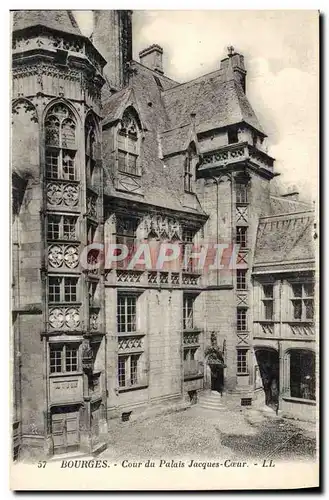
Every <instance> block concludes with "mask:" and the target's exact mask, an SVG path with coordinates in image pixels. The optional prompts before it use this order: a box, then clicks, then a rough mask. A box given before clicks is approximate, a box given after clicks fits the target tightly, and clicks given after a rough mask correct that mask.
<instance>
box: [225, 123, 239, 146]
mask: <svg viewBox="0 0 329 500" xmlns="http://www.w3.org/2000/svg"><path fill="white" fill-rule="evenodd" d="M227 137H228V143H229V144H235V143H236V142H239V137H238V129H237V128H236V127H229V129H228V130H227Z"/></svg>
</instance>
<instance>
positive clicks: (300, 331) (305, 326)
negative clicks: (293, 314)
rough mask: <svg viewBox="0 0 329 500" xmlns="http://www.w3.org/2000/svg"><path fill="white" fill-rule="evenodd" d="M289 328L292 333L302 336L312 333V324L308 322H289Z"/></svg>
mask: <svg viewBox="0 0 329 500" xmlns="http://www.w3.org/2000/svg"><path fill="white" fill-rule="evenodd" d="M290 328H291V332H292V334H293V335H300V336H303V337H307V336H309V335H314V326H313V325H312V324H309V323H302V324H300V325H296V324H291V325H290Z"/></svg>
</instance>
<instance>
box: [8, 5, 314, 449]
mask: <svg viewBox="0 0 329 500" xmlns="http://www.w3.org/2000/svg"><path fill="white" fill-rule="evenodd" d="M139 56H140V60H139V62H138V61H134V60H132V12H130V11H95V12H94V31H93V34H92V37H91V38H90V39H89V38H86V37H85V36H83V35H82V34H81V32H80V30H79V28H78V25H77V24H76V22H75V20H74V17H73V15H72V13H71V12H70V11H16V12H14V14H13V48H12V73H13V83H12V99H13V113H12V188H13V215H12V248H13V250H12V271H13V288H12V305H13V307H12V310H13V335H12V338H13V367H14V370H13V400H14V405H13V406H14V415H13V420H14V450H15V451H14V454H15V456H16V455H17V454H18V451H19V450H21V451H23V452H24V450H27V451H29V452H32V451H33V450H34V452H35V453H37V454H45V455H47V456H51V455H53V454H55V455H56V454H60V453H64V452H71V451H77V450H79V451H81V452H83V453H89V454H90V453H92V452H96V451H97V450H98V451H99V450H100V449H102V448H103V447H104V446H106V442H107V440H108V432H111V421H112V419H122V420H126V419H129V418H136V417H138V415H139V414H141V413H145V412H146V413H147V412H161V411H163V410H164V409H167V410H170V409H175V408H177V407H179V406H184V405H185V406H186V404H188V402H189V401H190V402H195V401H197V400H198V397H199V395H200V393H201V392H202V391H204V390H205V389H209V388H210V384H211V385H212V386H213V381H212V377H213V374H212V373H211V372H210V371H209V368H208V367H207V362H206V359H205V349H206V348H207V347H209V346H210V344H212V343H213V344H215V345H216V346H217V348H218V349H219V350H220V351H221V352H222V355H223V358H224V363H225V368H223V373H222V381H223V383H224V388H223V391H224V393H223V401H225V403H226V404H230V405H235V406H241V405H252V404H260V400H261V399H262V398H264V397H265V396H264V395H266V394H267V392H268V387H267V386H268V385H269V384H271V383H272V379H275V380H276V383H277V385H278V390H279V397H278V398H277V399H278V400H279V399H280V402H279V403H278V404H279V407H280V409H282V410H284V411H287V412H293V413H294V412H295V413H296V411H297V414H299V413H302V415H303V417H306V418H308V417H309V416H310V415H309V414H307V411H305V410H307V409H308V408H309V406H311V405H312V404H313V402H314V400H315V392H314V390H313V387H314V383H315V382H314V371H315V362H314V353H315V333H314V323H313V321H314V318H313V307H312V305H311V304H310V302H311V301H312V300H313V288H312V287H313V285H312V283H314V249H313V246H312V235H313V214H312V211H309V208H308V207H306V206H305V204H302V203H300V202H298V201H296V200H295V199H294V198H295V195H293V194H291V193H290V194H289V195H288V196H285V197H284V196H279V195H276V196H273V194H272V189H271V185H272V183H271V181H272V179H273V178H274V177H275V176H276V175H278V174H277V173H276V172H275V170H274V159H273V158H271V157H270V156H269V155H268V153H267V147H266V141H267V136H266V133H265V132H264V131H263V129H262V127H261V125H260V123H259V122H258V119H257V117H256V115H255V113H254V111H253V109H252V108H251V106H250V103H249V102H248V99H247V96H246V78H247V72H246V69H245V66H244V58H243V56H242V55H241V54H238V53H236V52H235V51H234V49H233V47H230V48H229V50H228V55H227V57H225V58H224V59H223V60H222V61H221V62H220V65H219V68H218V69H217V70H215V71H214V72H212V73H210V74H206V75H203V76H202V77H199V78H196V79H194V80H192V81H189V82H186V83H178V82H175V81H173V80H172V79H171V78H169V77H167V76H166V75H165V73H164V68H163V65H162V56H163V49H162V48H161V47H160V46H159V45H152V46H151V47H148V48H146V49H144V50H143V51H142V52H141V53H140V55H139ZM307 210H308V211H307ZM278 214H279V215H278ZM277 237H278V238H279V239H277ZM142 242H143V243H144V244H145V243H147V247H148V248H149V249H150V255H151V257H152V258H153V256H154V255H156V254H157V252H158V251H159V248H160V246H161V243H167V244H171V245H175V246H176V247H178V248H179V249H180V251H181V254H182V255H183V254H184V255H185V256H186V255H187V256H189V255H190V257H191V258H185V260H184V261H183V262H180V264H179V265H176V266H170V265H169V264H168V266H167V267H165V266H162V267H159V266H157V263H156V262H154V260H152V262H151V265H147V266H144V267H143V265H141V262H142V260H143V259H142V256H141V255H140V257H141V258H140V260H139V261H138V262H137V264H136V265H134V266H133V265H129V264H128V265H127V262H125V261H118V262H113V261H115V260H116V259H115V257H117V254H114V253H113V255H112V257H113V258H112V262H111V259H110V260H109V259H107V258H105V259H104V262H103V264H102V265H101V266H98V265H97V262H100V260H101V259H100V256H101V254H103V253H104V252H102V251H100V250H99V249H100V248H103V249H104V250H105V253H106V251H107V250H108V248H112V247H111V245H112V246H113V245H122V246H124V245H126V246H127V247H128V248H129V252H130V250H132V251H134V250H136V248H138V245H139V244H141V243H142ZM205 243H207V244H208V243H209V244H210V246H211V245H212V247H214V245H222V246H226V248H227V253H226V254H225V251H224V253H223V260H222V262H224V264H223V265H222V268H221V269H219V266H216V265H207V266H204V267H202V266H200V265H199V264H200V258H197V256H196V255H195V253H196V252H195V248H197V249H199V254H200V252H201V250H202V248H205ZM304 244H305V245H307V256H306V254H305V251H304V249H303V248H304V247H303V245H304ZM102 245H103V247H102ZM233 245H236V246H238V248H239V251H238V252H237V255H235V257H234V259H235V262H234V265H233V268H235V267H236V266H235V264H237V269H233V270H232V269H231V267H232V266H230V265H228V262H229V261H231V259H232V255H233V256H234V251H235V250H234V249H235V248H236V246H233ZM86 248H88V249H89V252H86ZM122 248H123V247H122ZM191 248H192V250H191ZM191 251H192V254H193V252H194V258H193V255H191V253H190V254H189V252H191ZM201 253H202V252H201ZM82 255H84V256H85V257H86V261H87V265H84V264H83V259H82V258H81V257H82ZM130 257H131V254H129V255H128V257H127V259H128V260H129V258H130ZM144 258H145V255H144ZM117 260H119V259H117ZM137 260H138V259H137ZM130 264H131V261H130ZM208 264H209V263H208ZM93 265H94V266H93ZM270 304H272V306H271V305H270ZM273 304H274V305H273ZM271 307H272V309H271ZM285 307H287V308H285ZM271 311H272V312H271ZM309 353H313V354H309ZM289 366H290V368H289ZM296 366H298V367H300V369H299V368H298V369H297V370H296V369H294V370H293V369H292V367H296ZM268 367H269V368H268ZM289 370H290V371H289ZM300 373H301V374H302V376H300V375H299V374H300ZM305 377H308V378H307V381H308V382H305V380H304V379H305ZM309 377H311V382H309V380H310V378H309ZM270 379H271V380H270ZM302 379H303V380H302ZM303 384H304V386H305V384H306V385H307V387H306V388H304V389H301V385H303ZM272 385H273V384H272ZM281 387H282V389H281ZM213 388H214V387H213ZM272 392H273V391H272ZM266 398H267V399H266V401H265V402H266V403H267V404H272V403H273V398H268V397H267V396H266ZM301 400H302V401H301ZM305 402H306V403H307V404H306V405H305V404H304V405H302V403H305ZM296 408H297V410H296ZM301 408H302V409H301ZM300 409H301V410H300ZM312 409H313V407H312Z"/></svg>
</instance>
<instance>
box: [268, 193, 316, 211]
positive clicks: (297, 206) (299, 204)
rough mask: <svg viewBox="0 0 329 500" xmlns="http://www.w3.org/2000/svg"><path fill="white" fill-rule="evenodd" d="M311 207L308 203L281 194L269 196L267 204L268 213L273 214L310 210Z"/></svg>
mask: <svg viewBox="0 0 329 500" xmlns="http://www.w3.org/2000/svg"><path fill="white" fill-rule="evenodd" d="M311 208H312V206H311V204H310V203H306V202H303V201H299V200H292V199H291V198H286V197H283V196H273V195H271V197H270V204H269V206H268V209H269V211H268V215H275V214H291V213H294V212H301V211H303V210H310V209H311Z"/></svg>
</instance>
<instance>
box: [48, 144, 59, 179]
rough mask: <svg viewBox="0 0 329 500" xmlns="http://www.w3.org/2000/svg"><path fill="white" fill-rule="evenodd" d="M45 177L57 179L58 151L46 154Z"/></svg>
mask: <svg viewBox="0 0 329 500" xmlns="http://www.w3.org/2000/svg"><path fill="white" fill-rule="evenodd" d="M46 176H47V177H48V178H49V179H59V177H60V176H59V151H50V150H48V151H47V152H46Z"/></svg>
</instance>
